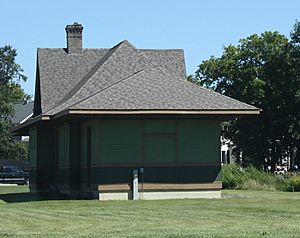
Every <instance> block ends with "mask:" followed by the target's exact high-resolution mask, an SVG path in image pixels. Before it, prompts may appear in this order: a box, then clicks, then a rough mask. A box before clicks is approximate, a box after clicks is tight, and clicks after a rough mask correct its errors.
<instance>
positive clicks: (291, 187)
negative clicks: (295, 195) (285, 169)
mask: <svg viewBox="0 0 300 238" xmlns="http://www.w3.org/2000/svg"><path fill="white" fill-rule="evenodd" d="M283 191H291V192H300V175H299V174H298V175H296V174H292V175H291V176H290V177H289V178H288V179H287V183H286V185H285V187H284V188H283Z"/></svg>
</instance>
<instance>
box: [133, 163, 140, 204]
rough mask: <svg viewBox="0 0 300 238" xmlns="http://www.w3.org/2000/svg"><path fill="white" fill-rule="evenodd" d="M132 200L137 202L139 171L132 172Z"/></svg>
mask: <svg viewBox="0 0 300 238" xmlns="http://www.w3.org/2000/svg"><path fill="white" fill-rule="evenodd" d="M132 185H133V186H132V199H133V200H139V171H138V170H136V169H135V170H133V172H132Z"/></svg>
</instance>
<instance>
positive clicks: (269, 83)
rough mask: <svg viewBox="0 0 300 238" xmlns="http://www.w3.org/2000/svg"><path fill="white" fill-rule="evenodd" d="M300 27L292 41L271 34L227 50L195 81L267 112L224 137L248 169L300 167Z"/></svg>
mask: <svg viewBox="0 0 300 238" xmlns="http://www.w3.org/2000/svg"><path fill="white" fill-rule="evenodd" d="M299 70H300V24H299V23H298V22H296V24H295V26H294V29H293V31H292V32H291V39H290V40H289V39H288V38H287V37H285V36H284V35H281V34H279V33H278V32H265V33H263V34H261V35H257V34H254V35H251V36H249V37H247V38H245V39H241V40H240V41H239V44H238V45H237V46H234V45H229V46H227V47H224V51H223V54H222V56H221V57H211V58H210V59H209V60H205V61H203V62H202V63H201V64H200V65H199V66H198V70H197V71H196V74H195V76H194V77H193V79H191V78H190V79H189V81H194V82H198V84H200V85H203V86H204V87H207V88H211V89H213V90H215V91H217V92H219V93H222V94H225V95H228V96H230V97H233V98H235V99H238V100H241V101H243V102H246V103H248V104H251V105H254V106H256V107H258V108H261V109H262V112H261V115H259V116H252V117H243V118H238V119H235V120H233V121H230V122H229V123H228V124H227V127H226V130H225V131H224V133H225V134H226V136H227V137H228V138H230V139H231V140H233V142H234V143H235V145H236V150H235V154H240V152H241V151H242V154H243V157H242V161H240V162H241V163H242V164H243V165H248V164H253V165H256V166H263V167H264V168H267V167H268V166H271V169H272V170H273V171H274V169H275V165H276V164H277V163H278V162H280V161H281V159H282V158H284V157H287V156H289V157H290V158H292V161H297V160H298V161H297V162H298V163H299V162H300V161H299V160H300V158H299V155H300V147H299V145H300V131H299V127H300V122H299V119H300V117H299V112H300V81H299V79H300V71H299Z"/></svg>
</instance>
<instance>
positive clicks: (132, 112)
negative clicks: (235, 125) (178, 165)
mask: <svg viewBox="0 0 300 238" xmlns="http://www.w3.org/2000/svg"><path fill="white" fill-rule="evenodd" d="M260 111H261V110H260V109H252V110H251V109H249V110H82V109H81V110H80V109H78V110H75V109H69V110H64V111H62V112H60V113H57V114H56V115H54V116H53V119H57V118H60V117H63V116H66V115H172V114H173V115H258V114H260Z"/></svg>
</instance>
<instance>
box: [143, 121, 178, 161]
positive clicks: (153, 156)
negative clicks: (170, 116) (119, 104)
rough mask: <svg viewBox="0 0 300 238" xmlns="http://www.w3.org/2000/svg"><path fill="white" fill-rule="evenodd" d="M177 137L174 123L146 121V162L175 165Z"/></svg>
mask: <svg viewBox="0 0 300 238" xmlns="http://www.w3.org/2000/svg"><path fill="white" fill-rule="evenodd" d="M176 136H177V135H176V126H175V122H174V121H171V120H153V121H145V122H144V143H143V144H144V150H143V151H144V162H145V163H174V162H175V161H176Z"/></svg>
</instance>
